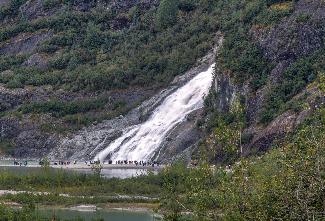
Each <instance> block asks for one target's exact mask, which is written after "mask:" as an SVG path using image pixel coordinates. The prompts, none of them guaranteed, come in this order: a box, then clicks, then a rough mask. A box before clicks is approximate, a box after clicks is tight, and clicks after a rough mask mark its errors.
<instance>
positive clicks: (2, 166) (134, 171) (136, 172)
mask: <svg viewBox="0 0 325 221" xmlns="http://www.w3.org/2000/svg"><path fill="white" fill-rule="evenodd" d="M12 165H13V162H12V161H8V160H0V172H1V171H14V172H15V173H17V174H21V175H24V174H35V173H39V172H40V171H41V170H42V168H39V167H25V166H15V167H13V166H12ZM28 165H29V166H31V165H38V162H36V161H35V162H33V161H29V162H28ZM52 170H60V169H52ZM68 170H70V171H75V172H78V173H86V174H92V173H93V171H92V170H91V169H90V168H89V169H68ZM150 171H152V172H153V173H155V174H156V173H158V170H155V169H153V170H150ZM148 172H149V170H148V169H143V168H127V169H102V171H101V173H102V176H103V177H106V178H121V179H125V178H130V177H136V176H140V175H147V174H148Z"/></svg>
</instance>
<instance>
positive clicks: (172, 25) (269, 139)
mask: <svg viewBox="0 0 325 221" xmlns="http://www.w3.org/2000/svg"><path fill="white" fill-rule="evenodd" d="M0 7H1V8H0V18H1V29H0V41H1V43H0V56H1V59H0V83H1V84H0V99H1V103H0V111H1V115H0V117H1V118H0V128H1V130H0V132H1V133H0V150H1V152H2V153H4V154H13V155H15V156H19V157H26V156H30V157H40V156H44V155H48V154H50V156H51V157H62V158H66V157H71V156H77V157H81V155H82V156H83V157H85V156H89V157H93V154H94V153H93V150H94V149H95V148H97V146H98V144H100V143H103V144H106V143H107V142H110V141H111V140H113V139H116V138H117V137H118V136H120V134H121V131H122V130H123V128H125V126H127V125H132V124H136V123H140V122H142V121H143V120H144V119H145V118H146V117H147V115H148V114H149V113H150V110H151V111H152V107H154V106H146V105H148V102H146V103H145V104H143V105H141V106H140V107H144V111H143V109H139V108H138V109H134V108H135V107H138V106H139V105H140V103H141V102H142V101H144V100H146V99H147V98H150V97H153V96H154V95H156V97H155V96H154V97H153V98H152V99H151V101H153V100H154V99H156V98H157V96H158V98H160V99H161V98H163V97H164V96H166V94H167V93H165V94H164V95H163V96H159V92H161V89H163V88H170V86H171V85H172V86H174V87H176V86H180V85H182V84H183V83H182V81H178V83H176V84H175V82H177V81H174V82H173V79H174V78H175V76H177V75H182V74H184V73H187V74H188V73H189V75H187V74H185V76H192V75H193V73H192V72H193V69H191V67H194V66H196V65H195V64H197V65H198V67H201V68H196V69H195V68H194V70H202V66H200V65H202V62H201V64H200V62H198V61H199V60H200V59H201V58H203V57H204V56H205V55H207V54H208V55H209V56H207V57H208V59H207V61H208V62H207V63H209V64H211V62H213V61H211V58H212V57H214V55H213V56H212V57H211V53H210V54H209V53H208V52H209V51H211V49H213V48H214V46H215V44H216V43H217V42H218V40H220V39H221V38H222V39H224V40H223V45H222V47H221V48H220V50H219V51H218V55H217V56H216V59H215V60H216V73H215V80H214V85H213V87H212V88H211V91H210V94H209V96H208V97H207V99H206V102H205V103H206V105H205V110H204V111H202V110H200V111H197V113H193V114H192V115H193V116H190V117H189V118H188V119H187V120H186V122H184V123H183V124H182V125H180V126H179V127H178V128H175V131H174V132H173V133H172V134H170V136H169V137H168V139H167V140H166V141H165V142H164V144H165V147H166V148H165V151H164V152H163V153H162V156H166V157H165V158H168V159H170V158H172V157H173V156H175V155H177V154H179V153H180V152H183V151H184V150H185V149H187V148H188V147H189V146H191V148H190V150H189V151H188V152H187V153H186V154H187V157H188V156H189V153H190V154H191V152H193V155H194V157H200V156H201V155H202V153H204V154H206V153H208V154H207V155H208V156H209V158H210V161H211V162H217V163H231V162H234V161H235V160H236V159H238V157H239V156H241V155H250V154H254V153H261V152H264V151H266V150H268V149H269V148H270V147H272V145H273V144H274V143H275V141H279V140H281V139H283V138H284V137H285V136H287V135H288V134H289V133H290V132H293V131H294V130H295V128H296V127H297V126H298V125H299V124H301V123H302V122H304V119H305V118H306V117H308V116H310V115H313V113H314V111H315V110H316V109H318V108H319V107H320V106H322V105H323V104H324V101H325V98H324V92H322V91H321V90H320V89H319V85H320V84H322V79H323V75H324V72H325V67H324V66H325V64H324V56H325V54H324V50H325V49H324V36H325V34H324V33H325V3H324V1H322V0H313V1H310V0H299V1H283V0H263V1H260V0H250V1H237V0H230V1H221V0H220V1H219V0H217V1H214V0H200V1H194V0H179V1H173V0H162V1H158V0H127V1H122V0H114V1H113V0H111V1H91V0H90V1H88V0H87V1H84V0H81V1H79V0H75V1H67V0H66V1H59V0H29V1H25V0H10V1H9V0H8V1H6V0H5V1H1V2H0ZM220 33H221V34H220ZM203 60H204V59H203ZM205 61H206V60H205ZM203 63H204V62H203ZM207 63H206V64H203V67H206V65H207ZM187 71H188V72H187ZM191 73H192V75H191ZM176 79H177V78H176ZM186 79H187V78H186ZM181 80H182V79H181ZM171 82H172V83H171ZM147 101H150V100H147ZM149 104H150V102H149ZM153 104H154V105H157V103H155V102H153ZM148 107H149V108H148ZM147 109H149V111H148V110H147ZM131 110H132V111H131ZM139 110H140V111H139ZM127 113H128V114H127ZM199 119H200V120H199ZM107 120H111V121H107ZM103 121H104V122H103ZM100 122H103V123H100ZM194 125H196V127H194ZM113 127H114V130H110V129H111V128H113ZM199 140H201V142H200V145H197V144H198V141H199ZM84 147H87V148H84ZM192 147H194V151H192ZM81 150H82V151H81Z"/></svg>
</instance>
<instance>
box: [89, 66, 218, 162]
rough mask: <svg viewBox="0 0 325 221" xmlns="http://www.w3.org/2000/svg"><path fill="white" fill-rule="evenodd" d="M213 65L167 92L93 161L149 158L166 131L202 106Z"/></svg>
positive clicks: (209, 83) (156, 149)
mask: <svg viewBox="0 0 325 221" xmlns="http://www.w3.org/2000/svg"><path fill="white" fill-rule="evenodd" d="M213 71H214V64H213V65H211V66H210V67H209V69H208V70H207V71H204V72H201V73H199V74H198V75H196V76H195V77H194V78H193V79H191V80H190V81H189V82H187V83H186V84H185V85H184V86H182V87H181V88H179V89H178V90H176V91H175V92H174V93H172V94H170V95H169V96H168V97H167V98H165V100H164V101H163V102H162V104H161V105H160V106H158V107H157V108H156V109H155V110H154V111H153V113H152V115H151V116H150V117H149V119H148V120H147V121H145V122H143V123H142V124H139V125H135V126H132V127H129V128H127V129H126V130H125V131H124V132H123V134H122V136H121V137H119V138H117V139H116V140H115V141H113V142H111V143H110V144H109V146H108V147H107V148H105V149H104V150H103V151H101V152H100V153H99V154H97V155H96V157H95V160H100V161H101V162H102V161H104V160H105V159H106V158H109V159H111V160H112V161H113V162H115V161H118V160H131V161H135V160H137V161H140V160H143V161H149V160H152V158H153V156H154V155H155V153H156V151H158V150H159V147H160V145H161V144H162V142H163V141H164V139H165V138H166V136H167V134H168V133H169V132H170V131H171V130H172V129H173V128H174V127H175V126H176V125H177V124H179V123H180V122H182V121H183V120H184V119H185V118H186V116H187V115H188V114H190V113H191V112H193V111H195V110H198V109H200V108H202V107H203V99H204V96H205V95H207V94H208V91H209V88H210V86H211V84H212V76H213Z"/></svg>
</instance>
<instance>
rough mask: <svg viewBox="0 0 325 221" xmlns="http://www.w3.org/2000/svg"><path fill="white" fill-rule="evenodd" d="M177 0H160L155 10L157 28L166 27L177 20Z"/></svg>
mask: <svg viewBox="0 0 325 221" xmlns="http://www.w3.org/2000/svg"><path fill="white" fill-rule="evenodd" d="M178 4H179V1H178V0H162V1H161V3H160V5H159V8H158V12H157V18H156V21H157V26H158V28H167V27H168V26H170V25H173V24H175V22H176V21H177V12H178Z"/></svg>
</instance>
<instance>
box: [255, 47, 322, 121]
mask: <svg viewBox="0 0 325 221" xmlns="http://www.w3.org/2000/svg"><path fill="white" fill-rule="evenodd" d="M324 55H325V54H324V50H320V51H318V52H316V53H315V54H314V55H312V56H310V57H307V58H303V59H300V60H298V61H297V62H295V63H294V64H293V65H291V66H290V67H289V68H288V69H287V70H286V71H285V72H284V74H283V80H282V81H281V83H279V84H277V85H274V86H273V88H272V90H271V92H270V93H269V94H268V97H267V102H266V105H265V106H264V111H263V113H262V115H261V122H262V123H269V122H270V121H271V120H273V119H274V117H275V116H278V115H279V114H281V113H283V112H284V111H285V110H287V102H288V101H290V100H291V99H292V98H293V97H294V96H295V95H297V94H298V93H299V92H301V91H302V90H303V89H304V88H305V87H306V86H307V85H308V84H310V83H311V82H313V81H314V80H315V79H316V78H317V74H318V73H320V72H323V71H325V63H324Z"/></svg>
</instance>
